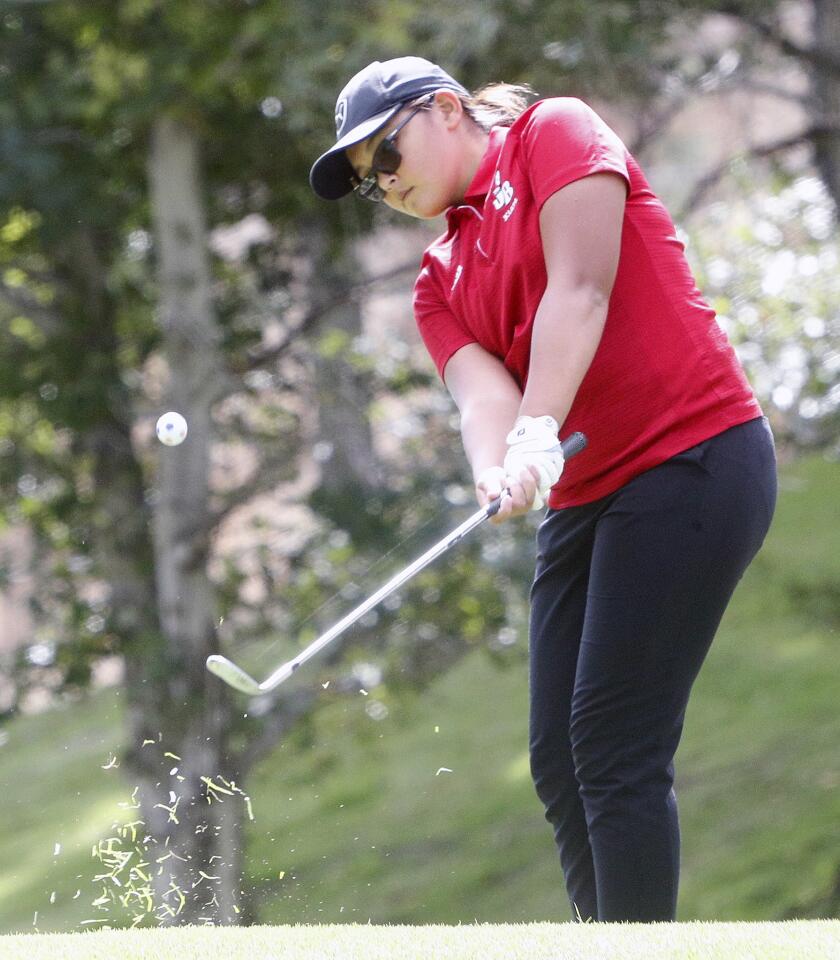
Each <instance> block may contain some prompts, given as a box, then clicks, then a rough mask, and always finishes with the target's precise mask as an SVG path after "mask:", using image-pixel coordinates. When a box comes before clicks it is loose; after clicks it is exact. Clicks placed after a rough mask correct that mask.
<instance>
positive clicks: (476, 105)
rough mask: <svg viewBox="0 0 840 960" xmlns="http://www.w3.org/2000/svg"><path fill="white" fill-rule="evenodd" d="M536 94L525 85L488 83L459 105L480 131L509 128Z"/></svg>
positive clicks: (462, 99) (462, 98)
mask: <svg viewBox="0 0 840 960" xmlns="http://www.w3.org/2000/svg"><path fill="white" fill-rule="evenodd" d="M535 96H536V94H535V93H534V91H533V90H532V89H531V88H530V87H529V86H528V85H527V84H524V83H523V84H515V83H488V84H487V85H486V86H484V87H481V88H480V89H479V90H476V91H475V93H473V94H472V95H471V96H470V97H468V98H467V97H461V103H462V104H463V105H464V110H465V111H466V112H467V114H468V115H469V117H470V119H471V120H472V121H473V122H474V123H476V124H478V126H479V127H481V129H482V130H489V129H490V128H491V127H509V126H510V125H511V124H512V123H513V122H514V120H516V118H517V117H518V116H519V115H520V114H521V113H523V112H524V111H525V110H527V109H528V99H529V98H530V97H535Z"/></svg>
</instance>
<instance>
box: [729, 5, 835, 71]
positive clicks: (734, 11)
mask: <svg viewBox="0 0 840 960" xmlns="http://www.w3.org/2000/svg"><path fill="white" fill-rule="evenodd" d="M717 12H718V13H725V14H728V15H729V16H730V17H734V18H735V19H736V20H740V21H741V22H742V23H744V24H746V25H747V26H748V27H751V28H752V29H753V30H755V32H756V33H758V34H759V35H760V36H762V37H763V38H764V39H765V40H767V41H769V42H770V43H772V44H773V46H775V47H776V48H777V49H778V50H781V52H782V53H784V54H786V55H787V56H789V57H795V58H796V59H797V60H804V61H805V62H806V63H810V64H811V65H812V66H814V67H818V68H819V69H821V70H828V71H829V72H830V73H835V74H838V75H840V55H838V54H837V53H835V52H834V51H832V50H829V49H827V48H826V47H819V46H808V47H805V46H802V45H801V44H799V43H797V42H796V41H795V40H791V39H790V37H786V36H785V35H784V34H783V33H782V32H781V30H779V28H778V27H777V26H776V25H775V24H773V23H768V22H767V21H766V20H763V19H761V18H760V17H758V16H755V15H754V14H753V13H751V12H750V11H749V10H747V9H746V8H745V6H744V5H743V4H742V3H738V2H730V3H724V4H721V6H720V7H719V8H718V11H717Z"/></svg>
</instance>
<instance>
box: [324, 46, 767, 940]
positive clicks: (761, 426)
mask: <svg viewBox="0 0 840 960" xmlns="http://www.w3.org/2000/svg"><path fill="white" fill-rule="evenodd" d="M524 94H525V91H524V90H523V89H522V88H519V87H512V86H509V85H506V84H496V85H493V86H491V87H488V88H485V89H484V90H482V91H480V92H479V93H477V94H476V95H474V96H473V95H470V93H468V91H467V90H466V89H464V87H462V86H461V84H459V83H458V82H457V81H456V80H454V79H453V78H452V77H451V76H449V75H448V74H447V73H446V72H444V71H443V70H442V69H441V68H440V67H438V66H436V65H435V64H433V63H430V62H428V61H427V60H423V59H420V58H417V57H402V58H399V59H396V60H390V61H387V62H384V63H380V62H376V63H372V64H370V65H369V66H368V67H366V68H365V69H364V70H362V71H361V72H360V73H358V74H357V75H356V76H355V77H353V79H352V80H350V82H349V83H348V84H347V86H346V87H345V88H344V90H343V91H342V92H341V94H340V96H339V98H338V102H337V105H336V128H337V141H336V143H335V144H334V145H333V146H332V147H331V148H330V149H329V150H328V151H327V152H326V153H325V154H324V155H323V156H321V157H320V158H319V159H318V160H317V161H316V163H315V164H314V166H313V168H312V172H311V177H310V179H311V184H312V187H313V189H314V190H315V192H316V193H317V194H319V195H320V196H321V197H324V198H326V199H337V198H339V197H341V196H343V195H345V194H349V193H351V192H353V191H355V192H356V193H357V194H358V195H359V196H360V197H362V198H364V199H366V200H372V201H374V202H382V203H385V204H387V205H388V206H389V207H391V208H393V209H394V210H398V211H400V212H401V213H405V214H408V215H409V216H412V217H419V218H422V219H427V218H431V217H437V216H440V215H441V214H445V216H446V231H445V233H443V234H442V235H441V236H440V237H439V238H438V239H437V240H435V241H434V243H432V244H431V246H430V247H429V248H428V249H427V250H426V253H425V255H424V258H423V263H422V268H421V271H420V275H419V277H418V279H417V282H416V286H415V297H414V305H415V313H416V319H417V325H418V327H419V330H420V333H421V335H422V337H423V339H424V341H425V343H426V346H427V348H428V350H429V353H430V354H431V357H432V359H433V360H434V362H435V364H436V365H437V368H438V370H439V372H440V374H441V376H442V378H443V380H444V382H445V384H446V387H447V388H448V390H449V391H450V393H451V395H452V397H453V398H454V400H455V403H456V404H457V406H458V409H459V411H460V414H461V431H462V435H463V442H464V449H465V451H466V454H467V457H468V459H469V462H470V465H471V467H472V471H473V475H474V478H475V487H476V492H477V497H478V500H479V502H480V503H481V504H485V503H487V502H488V501H489V500H490V499H494V498H497V497H502V505H501V508H500V510H499V514H498V518H499V519H500V520H504V519H507V518H509V517H511V516H514V515H517V514H520V513H523V512H524V511H526V510H528V509H531V508H540V507H542V506H543V504H547V506H548V510H547V511H546V514H545V518H544V519H543V521H542V524H541V526H540V529H539V533H538V536H537V562H536V573H535V578H534V583H533V588H532V595H531V636H530V691H531V717H530V751H531V770H532V774H533V778H534V783H535V785H536V790H537V793H538V795H539V797H540V799H541V800H542V802H543V804H544V805H545V811H546V818H547V819H548V821H549V822H550V823H551V825H552V826H553V828H554V835H555V838H556V841H557V846H558V848H559V851H560V859H561V863H562V867H563V871H564V874H565V879H566V888H567V891H568V895H569V899H570V901H571V904H572V909H573V915H574V916H577V917H580V918H581V919H584V920H585V919H588V918H593V919H596V920H605V921H618V920H627V921H654V920H672V919H674V916H675V911H676V902H677V882H678V876H679V861H680V849H679V848H680V835H679V825H678V820H677V807H676V801H675V797H674V791H673V781H674V767H673V760H674V754H675V752H676V749H677V745H678V743H679V740H680V734H681V731H682V726H683V719H684V716H685V711H686V704H687V701H688V697H689V692H690V690H691V686H692V683H693V681H694V679H695V677H696V676H697V673H698V671H699V669H700V666H701V664H702V663H703V659H704V657H705V656H706V653H707V651H708V649H709V645H710V644H711V642H712V638H713V636H714V634H715V631H716V629H717V626H718V624H719V622H720V619H721V616H722V615H723V612H724V609H725V607H726V605H727V602H728V601H729V598H730V596H731V595H732V591H733V590H734V588H735V585H736V584H737V582H738V580H739V579H740V577H741V575H742V574H743V572H744V570H745V568H746V567H747V565H748V564H749V562H750V560H751V559H752V557H753V556H754V555H755V553H756V551H757V550H758V548H759V546H760V545H761V543H762V541H763V539H764V536H765V533H766V532H767V529H768V526H769V524H770V520H771V517H772V514H773V509H774V505H775V495H776V485H775V457H774V451H773V441H772V437H771V434H770V431H769V428H768V425H767V421H766V420H765V419H764V418H763V417H762V414H761V409H760V408H759V405H758V403H757V402H756V399H755V397H754V396H753V393H752V391H751V389H750V387H749V385H748V383H747V381H746V378H745V377H744V374H743V372H742V370H741V368H740V366H739V364H738V361H737V359H736V356H735V354H734V352H733V350H732V348H731V347H730V345H729V343H728V341H727V339H726V336H725V335H724V333H723V332H722V330H721V328H720V327H719V326H718V324H717V323H716V320H715V316H714V313H713V311H712V310H711V309H710V307H709V306H708V304H707V303H706V302H705V301H704V300H703V298H702V297H701V295H700V293H699V292H698V290H697V288H696V286H695V283H694V280H693V278H692V276H691V273H690V270H689V268H688V265H687V263H686V260H685V258H684V255H683V247H682V245H681V244H680V242H679V240H678V239H677V236H676V232H675V230H674V226H673V223H672V221H671V219H670V217H669V215H668V213H667V212H666V210H665V208H664V207H663V205H662V203H661V202H660V201H659V200H658V199H657V197H656V196H655V195H654V194H653V193H652V191H651V189H650V187H649V186H648V184H647V182H646V180H645V178H644V176H643V174H642V172H641V170H640V169H639V166H638V164H637V163H636V161H635V160H634V159H633V157H632V156H631V155H630V154H629V153H628V151H627V148H626V147H625V146H624V144H623V143H622V142H621V140H620V139H619V138H618V137H617V136H616V134H615V133H614V132H613V131H612V130H611V129H610V128H609V127H608V126H607V125H606V124H605V123H604V121H603V120H601V119H600V118H599V117H598V116H597V115H596V114H595V113H594V112H593V111H592V110H591V109H590V108H589V107H588V106H586V105H585V104H584V103H582V102H581V101H580V100H577V99H573V98H566V97H559V98H550V99H545V100H542V101H538V102H536V103H534V104H533V105H532V106H530V107H528V105H527V100H526V99H525V96H524ZM576 430H580V431H582V432H583V433H584V434H586V436H587V437H588V439H589V446H588V448H587V449H586V450H585V451H584V452H583V453H581V454H580V455H579V456H578V457H576V458H575V459H574V460H573V461H570V462H569V464H568V468H567V469H566V471H565V472H563V467H564V464H563V460H562V454H561V453H559V452H558V448H557V443H558V434H559V435H560V436H566V435H568V434H569V433H571V432H573V431H576ZM561 473H563V477H562V479H560V474H561ZM558 481H559V482H558Z"/></svg>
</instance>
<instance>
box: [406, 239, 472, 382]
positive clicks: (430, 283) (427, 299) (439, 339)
mask: <svg viewBox="0 0 840 960" xmlns="http://www.w3.org/2000/svg"><path fill="white" fill-rule="evenodd" d="M427 258H428V254H426V257H425V258H424V263H423V267H422V269H421V270H420V274H419V276H418V277H417V281H416V283H415V284H414V318H415V320H416V322H417V328H418V330H419V331H420V336H421V337H422V338H423V342H424V343H425V345H426V349H427V350H428V351H429V355H430V356H431V358H432V361H433V362H434V365H435V366H436V367H437V371H438V373H439V374H440V377H441V379H443V369H444V367H445V366H446V364H447V362H448V360H449V359H450V357H451V356H452V355H453V354H454V353H456V352H457V351H458V350H460V349H461V347H465V346H466V345H467V344H468V343H475V342H476V338H475V335H474V334H472V333H470V331H469V330H467V328H466V327H464V326H463V325H462V324H461V323H460V322H459V321H458V319H457V318H456V317H455V316H454V315H453V313H452V311H451V310H450V309H449V305H448V304H447V303H446V302H445V300H444V299H443V298H442V297H441V295H440V292H439V290H438V286H437V283H436V282H435V278H434V277H433V276H432V274H431V271H430V269H429V264H428V262H427Z"/></svg>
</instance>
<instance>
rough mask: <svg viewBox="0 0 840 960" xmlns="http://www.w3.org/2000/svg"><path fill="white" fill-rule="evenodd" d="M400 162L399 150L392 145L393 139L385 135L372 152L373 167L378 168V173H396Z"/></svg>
mask: <svg viewBox="0 0 840 960" xmlns="http://www.w3.org/2000/svg"><path fill="white" fill-rule="evenodd" d="M401 162H402V157H401V156H400V151H399V150H397V148H396V147H395V146H394V143H393V141H392V140H389V139H388V138H387V137H386V138H385V139H384V140H382V141H380V143H379V145H378V146H377V148H376V150H375V151H374V154H373V164H372V167H373V169H374V170H378V171H379V173H396V172H397V170H399V167H400V163H401Z"/></svg>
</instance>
